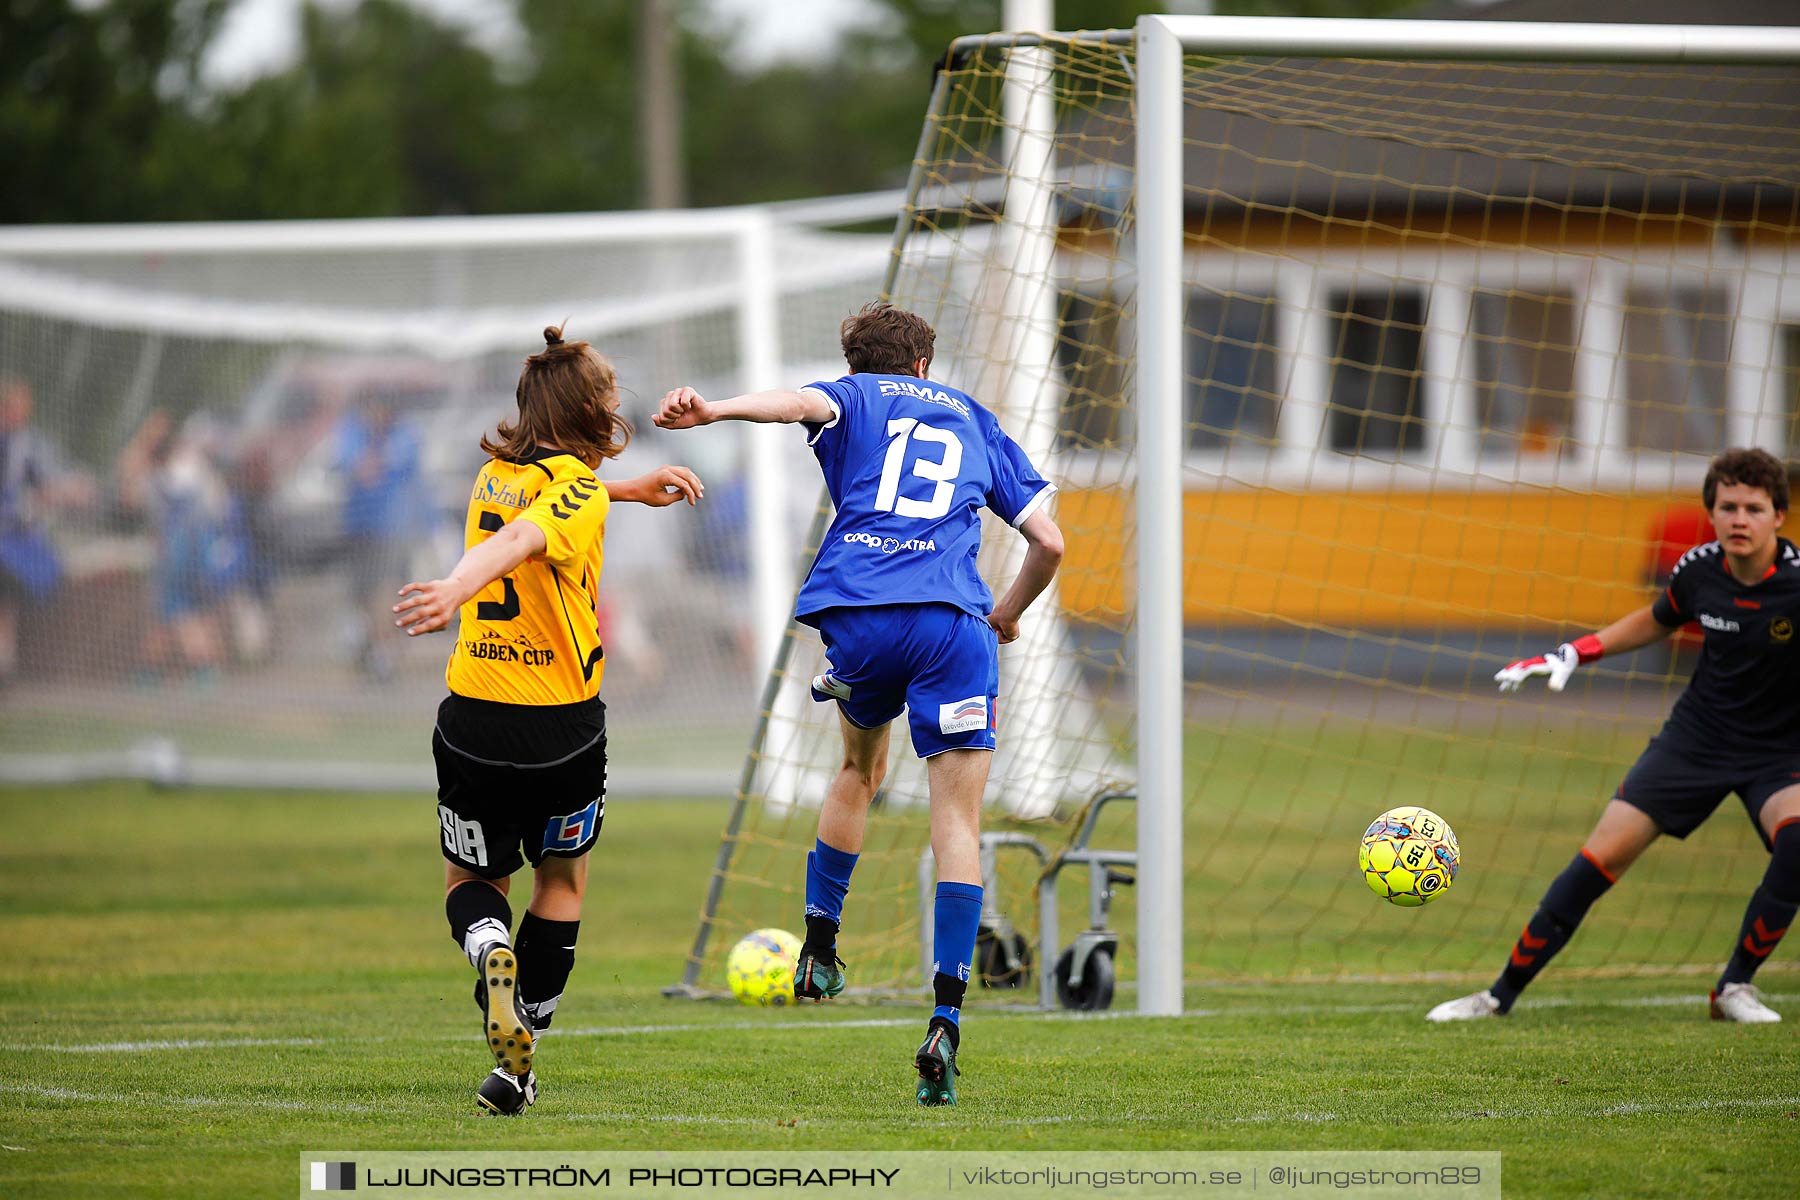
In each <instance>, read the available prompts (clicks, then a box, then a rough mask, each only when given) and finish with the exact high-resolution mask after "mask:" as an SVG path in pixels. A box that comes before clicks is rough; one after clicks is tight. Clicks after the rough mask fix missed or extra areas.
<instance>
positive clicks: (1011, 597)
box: [988, 508, 1063, 646]
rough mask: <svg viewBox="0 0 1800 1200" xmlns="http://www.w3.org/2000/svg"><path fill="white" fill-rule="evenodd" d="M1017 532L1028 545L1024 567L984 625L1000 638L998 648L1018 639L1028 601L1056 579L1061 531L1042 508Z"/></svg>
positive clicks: (1061, 546) (1061, 538) (1061, 542)
mask: <svg viewBox="0 0 1800 1200" xmlns="http://www.w3.org/2000/svg"><path fill="white" fill-rule="evenodd" d="M1019 532H1020V533H1022V534H1024V535H1025V541H1026V542H1027V543H1029V545H1027V547H1026V549H1025V565H1024V566H1022V567H1020V568H1019V573H1018V575H1017V576H1016V577H1015V578H1014V579H1013V581H1012V586H1011V587H1009V588H1007V589H1006V594H1005V595H1004V596H1002V597H1000V601H999V603H997V604H995V605H994V611H993V612H991V613H989V614H988V624H989V625H992V626H993V627H994V632H995V633H997V634H999V635H1000V644H1001V645H1002V646H1004V645H1005V644H1006V643H1008V642H1011V641H1016V640H1017V639H1018V636H1019V619H1020V618H1021V617H1023V616H1024V615H1025V610H1026V609H1028V608H1030V607H1031V602H1032V601H1033V600H1036V599H1037V598H1038V597H1039V596H1041V595H1043V592H1044V589H1045V588H1047V587H1049V586H1050V581H1051V580H1052V579H1054V578H1056V568H1057V567H1059V566H1061V565H1062V557H1063V536H1062V530H1061V529H1058V528H1057V526H1056V522H1055V521H1053V520H1051V519H1050V516H1049V514H1048V513H1046V512H1044V510H1043V509H1041V508H1040V509H1039V510H1038V511H1037V512H1034V513H1032V514H1031V515H1030V516H1029V517H1026V518H1025V520H1024V523H1023V524H1021V525H1020V526H1019Z"/></svg>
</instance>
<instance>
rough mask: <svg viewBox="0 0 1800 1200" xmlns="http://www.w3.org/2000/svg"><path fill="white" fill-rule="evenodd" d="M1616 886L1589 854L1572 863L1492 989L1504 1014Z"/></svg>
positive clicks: (1534, 916)
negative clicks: (1602, 897) (1588, 913)
mask: <svg viewBox="0 0 1800 1200" xmlns="http://www.w3.org/2000/svg"><path fill="white" fill-rule="evenodd" d="M1612 885H1613V881H1612V879H1611V878H1610V877H1609V876H1608V875H1607V874H1606V872H1605V871H1602V870H1601V869H1600V867H1599V864H1597V863H1595V862H1594V860H1593V859H1591V858H1589V857H1588V853H1587V851H1586V850H1583V851H1581V853H1579V854H1577V855H1576V856H1575V857H1574V858H1573V859H1571V860H1570V861H1569V865H1568V866H1566V867H1564V868H1563V871H1562V874H1560V875H1558V876H1557V877H1556V879H1555V880H1554V881H1552V882H1551V884H1550V887H1549V889H1548V890H1547V891H1546V892H1545V893H1544V898H1543V899H1542V900H1540V901H1539V902H1538V910H1537V911H1536V912H1535V913H1533V914H1531V920H1529V921H1527V922H1526V923H1525V929H1524V931H1523V932H1522V933H1520V934H1519V940H1518V941H1517V942H1515V943H1514V944H1513V949H1512V954H1511V955H1510V956H1509V957H1508V959H1507V962H1506V969H1505V970H1503V971H1501V972H1500V978H1498V979H1496V980H1495V981H1494V986H1493V987H1491V988H1489V989H1488V990H1489V991H1490V992H1492V993H1493V994H1494V999H1496V1000H1498V1001H1500V1011H1501V1012H1506V1011H1507V1010H1508V1009H1510V1008H1511V1007H1512V1006H1513V1001H1515V1000H1517V999H1518V998H1519V993H1520V992H1522V991H1524V990H1525V986H1526V985H1527V984H1529V983H1530V982H1531V981H1532V980H1533V979H1536V978H1537V974H1538V972H1539V971H1541V970H1543V969H1544V966H1545V964H1546V963H1548V962H1549V961H1550V960H1551V959H1552V958H1554V957H1556V952H1557V951H1558V950H1561V949H1562V948H1563V947H1564V946H1566V945H1568V944H1569V938H1571V937H1572V936H1574V933H1575V927H1576V926H1577V925H1580V924H1581V919H1582V918H1583V917H1585V916H1587V912H1588V909H1590V908H1592V907H1593V905H1594V901H1596V900H1598V899H1599V898H1600V897H1601V896H1603V895H1605V894H1606V889H1607V888H1609V887H1611V886H1612Z"/></svg>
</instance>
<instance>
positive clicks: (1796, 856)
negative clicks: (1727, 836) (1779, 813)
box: [1719, 820, 1800, 987]
mask: <svg viewBox="0 0 1800 1200" xmlns="http://www.w3.org/2000/svg"><path fill="white" fill-rule="evenodd" d="M1796 910H1800V820H1794V821H1788V822H1786V823H1785V824H1783V825H1782V826H1781V827H1780V828H1779V829H1777V830H1776V831H1775V839H1774V844H1773V847H1772V852H1771V853H1770V855H1769V869H1768V870H1767V871H1765V872H1763V877H1762V883H1761V884H1759V885H1757V889H1756V891H1755V892H1753V893H1752V894H1751V896H1750V905H1749V907H1748V908H1746V909H1744V923H1743V925H1742V926H1741V927H1740V928H1739V929H1738V940H1737V944H1736V945H1735V946H1734V947H1733V948H1732V951H1731V958H1730V959H1729V960H1727V962H1726V963H1725V973H1724V974H1723V975H1720V976H1719V987H1724V986H1725V985H1726V984H1728V983H1749V982H1750V980H1751V978H1752V977H1753V976H1754V975H1755V974H1756V969H1757V968H1758V967H1760V966H1762V965H1763V963H1764V962H1766V961H1768V958H1769V955H1770V954H1772V953H1774V950H1775V947H1776V946H1778V945H1780V944H1781V935H1782V934H1784V933H1786V932H1787V931H1788V926H1790V925H1792V924H1793V921H1794V913H1795V911H1796Z"/></svg>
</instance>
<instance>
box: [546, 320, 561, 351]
mask: <svg viewBox="0 0 1800 1200" xmlns="http://www.w3.org/2000/svg"><path fill="white" fill-rule="evenodd" d="M562 344H563V339H562V327H561V326H560V325H546V326H544V346H545V348H546V349H547V348H549V347H551V346H560V345H562Z"/></svg>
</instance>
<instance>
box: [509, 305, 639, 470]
mask: <svg viewBox="0 0 1800 1200" xmlns="http://www.w3.org/2000/svg"><path fill="white" fill-rule="evenodd" d="M562 333H563V331H562V326H560V325H548V326H545V328H544V349H543V350H542V352H540V353H538V354H533V355H532V356H530V357H529V358H527V359H526V360H525V369H524V370H523V371H521V372H519V386H518V389H517V391H516V392H515V393H514V394H515V396H516V398H517V399H518V402H519V419H518V420H517V421H513V422H510V423H509V422H506V421H502V422H501V423H500V426H499V428H498V429H496V430H495V431H494V432H495V436H493V437H488V436H486V435H483V436H482V439H481V448H482V450H484V451H485V452H487V453H488V454H490V455H492V456H493V457H495V458H498V459H503V460H505V461H507V462H523V461H525V460H526V459H528V458H530V457H531V455H532V454H534V453H535V452H537V451H538V449H539V448H540V447H544V446H554V447H556V448H557V449H558V450H559V451H561V452H562V453H564V454H573V455H574V456H575V457H576V458H579V459H580V460H581V461H582V462H584V463H586V464H587V465H588V466H589V467H598V466H599V465H600V460H601V459H606V458H614V457H617V456H618V454H619V452H620V451H622V450H624V449H625V446H626V444H627V443H628V442H630V441H631V432H632V431H631V425H630V424H629V423H628V422H627V421H626V420H625V418H623V417H621V416H620V415H619V412H618V409H619V380H618V375H617V373H616V372H614V370H613V365H612V363H610V362H608V361H607V359H606V356H605V355H604V354H602V353H600V352H599V351H598V350H596V349H594V348H593V347H592V346H590V345H589V344H588V343H586V342H565V341H563V338H562Z"/></svg>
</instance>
